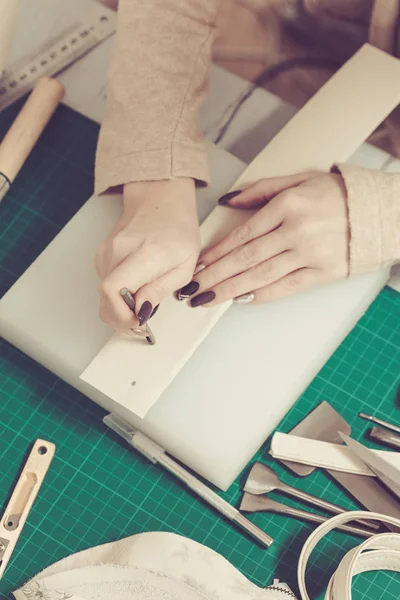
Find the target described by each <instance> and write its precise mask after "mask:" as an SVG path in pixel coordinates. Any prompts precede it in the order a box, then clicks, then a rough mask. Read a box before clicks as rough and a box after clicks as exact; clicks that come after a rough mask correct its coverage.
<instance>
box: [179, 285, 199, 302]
mask: <svg viewBox="0 0 400 600" xmlns="http://www.w3.org/2000/svg"><path fill="white" fill-rule="evenodd" d="M199 287H200V284H199V283H197V281H191V282H190V283H188V284H187V285H185V287H183V288H182V289H180V290H179V292H178V293H177V298H178V300H186V299H187V298H190V296H193V294H195V293H196V292H197V290H198V289H199Z"/></svg>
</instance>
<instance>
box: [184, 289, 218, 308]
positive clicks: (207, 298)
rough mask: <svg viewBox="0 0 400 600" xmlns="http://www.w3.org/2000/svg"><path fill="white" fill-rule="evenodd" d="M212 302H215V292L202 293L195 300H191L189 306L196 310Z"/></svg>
mask: <svg viewBox="0 0 400 600" xmlns="http://www.w3.org/2000/svg"><path fill="white" fill-rule="evenodd" d="M213 300H215V292H203V293H202V294H199V295H198V296H196V297H195V298H192V299H191V301H190V304H191V306H192V307H193V308H196V306H203V304H208V303H209V302H212V301H213Z"/></svg>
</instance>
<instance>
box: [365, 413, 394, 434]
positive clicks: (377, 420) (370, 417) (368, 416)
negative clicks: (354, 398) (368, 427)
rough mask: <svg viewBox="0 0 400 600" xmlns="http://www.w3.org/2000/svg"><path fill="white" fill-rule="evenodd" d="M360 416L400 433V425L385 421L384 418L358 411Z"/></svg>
mask: <svg viewBox="0 0 400 600" xmlns="http://www.w3.org/2000/svg"><path fill="white" fill-rule="evenodd" d="M358 416H359V417H360V418H361V419H365V420H366V421H370V422H371V423H375V424H376V425H380V426H381V427H385V429H389V431H393V433H400V427H399V425H394V424H393V423H389V422H388V421H384V420H383V419H378V417H372V416H371V415H366V414H365V413H362V412H360V413H358Z"/></svg>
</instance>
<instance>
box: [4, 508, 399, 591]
mask: <svg viewBox="0 0 400 600" xmlns="http://www.w3.org/2000/svg"><path fill="white" fill-rule="evenodd" d="M360 519H361V520H362V519H368V520H370V521H371V520H377V521H380V522H383V523H388V524H392V525H395V526H398V527H399V529H400V521H399V520H397V519H394V518H391V517H386V516H384V515H379V514H376V513H370V512H361V511H357V512H356V511H354V512H349V513H346V514H344V515H338V516H336V517H333V518H332V519H330V520H329V521H327V522H326V523H324V524H323V525H320V526H319V527H318V528H317V529H316V530H315V531H314V532H313V533H312V534H311V535H310V537H309V538H308V540H307V541H306V543H305V545H304V547H303V550H302V552H301V555H300V560H299V565H298V584H299V590H300V597H301V600H311V599H310V596H309V594H308V591H307V587H306V582H305V573H306V568H307V563H308V560H309V558H310V555H311V553H312V551H313V550H314V548H315V546H316V545H317V544H318V542H319V541H320V540H321V539H322V538H323V537H324V536H325V535H326V534H327V533H329V532H330V531H332V530H333V529H335V527H338V526H339V525H342V524H344V523H347V522H349V521H353V520H360ZM380 569H384V570H390V571H397V572H399V573H400V534H398V533H383V534H378V535H373V536H371V537H370V538H369V539H367V540H365V541H364V542H363V543H362V544H360V545H359V546H357V547H355V548H354V549H353V550H351V551H350V552H348V553H347V554H346V555H345V556H344V558H343V559H342V561H341V563H340V565H339V567H338V569H337V571H336V573H334V575H332V578H331V580H330V583H329V586H328V589H327V591H326V595H325V600H352V593H351V583H352V578H353V576H354V575H356V574H357V573H361V572H365V571H371V570H372V571H375V570H380ZM14 596H15V598H16V600H108V599H109V598H113V600H290V599H291V598H292V599H293V600H296V596H295V595H294V593H293V592H292V591H291V590H290V589H289V587H288V586H287V585H286V584H284V583H279V582H275V583H274V584H273V585H272V586H270V587H268V588H265V589H261V588H259V587H257V586H256V585H254V584H253V583H251V582H250V581H249V580H248V579H246V577H244V575H242V574H241V573H240V572H239V571H238V570H237V569H235V567H233V566H232V565H231V564H230V563H229V562H228V561H227V560H225V559H224V558H223V557H222V556H220V555H219V554H217V553H216V552H214V551H213V550H210V549H209V548H207V547H205V546H202V545H201V544H198V543H196V542H193V541H192V540H189V539H187V538H183V537H180V536H178V535H175V534H171V533H145V534H141V535H136V536H132V537H129V538H126V539H124V540H121V541H119V542H114V543H111V544H106V545H104V546H98V547H97V548H92V549H90V550H85V551H84V552H80V553H78V554H74V555H72V556H70V557H68V558H66V559H64V560H61V561H60V562H58V563H56V564H55V565H53V566H51V567H49V568H48V569H46V570H45V571H43V572H42V573H41V574H39V575H38V576H37V577H35V578H34V579H33V580H32V581H30V582H29V583H27V584H26V585H25V586H24V587H22V588H21V589H20V590H18V591H16V592H14ZM399 597H400V579H399ZM380 600H384V597H382V599H380Z"/></svg>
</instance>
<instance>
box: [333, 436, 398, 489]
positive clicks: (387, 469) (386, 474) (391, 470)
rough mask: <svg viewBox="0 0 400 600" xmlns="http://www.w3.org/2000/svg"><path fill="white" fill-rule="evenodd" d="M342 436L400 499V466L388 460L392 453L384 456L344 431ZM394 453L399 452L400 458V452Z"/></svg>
mask: <svg viewBox="0 0 400 600" xmlns="http://www.w3.org/2000/svg"><path fill="white" fill-rule="evenodd" d="M341 438H342V439H343V441H344V442H345V443H346V445H347V446H348V447H349V448H350V449H351V451H352V452H354V454H355V455H356V456H357V457H358V458H359V459H360V460H362V461H363V462H364V463H365V464H366V465H367V467H368V468H369V469H371V471H373V473H375V475H376V476H377V477H378V479H380V480H381V481H382V483H383V484H384V485H385V486H386V487H387V488H389V490H390V491H391V492H393V494H394V495H395V496H397V498H398V499H399V500H400V468H399V467H396V466H394V465H393V464H391V463H390V462H389V461H388V458H389V456H390V454H389V453H386V456H385V458H382V456H381V455H377V453H376V452H373V451H372V450H370V449H369V448H366V447H365V446H363V444H360V442H356V441H355V440H353V439H352V438H350V437H349V436H348V435H345V434H344V433H342V434H341ZM392 454H397V455H398V457H399V458H400V453H392Z"/></svg>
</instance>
